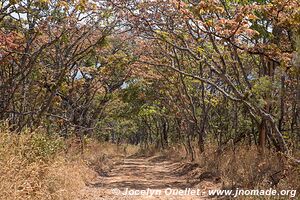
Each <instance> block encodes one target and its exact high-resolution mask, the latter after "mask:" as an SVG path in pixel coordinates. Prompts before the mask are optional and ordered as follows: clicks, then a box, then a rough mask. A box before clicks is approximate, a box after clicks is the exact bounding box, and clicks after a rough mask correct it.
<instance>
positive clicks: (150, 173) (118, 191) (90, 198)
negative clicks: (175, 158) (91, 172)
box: [78, 157, 216, 200]
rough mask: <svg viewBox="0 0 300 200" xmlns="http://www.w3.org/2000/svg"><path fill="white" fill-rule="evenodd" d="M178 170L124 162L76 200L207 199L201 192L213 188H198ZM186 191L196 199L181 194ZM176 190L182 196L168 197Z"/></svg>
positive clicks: (159, 162)
mask: <svg viewBox="0 0 300 200" xmlns="http://www.w3.org/2000/svg"><path fill="white" fill-rule="evenodd" d="M182 166H183V165H182V163H180V162H171V161H169V160H168V159H166V158H162V159H161V158H160V157H152V158H125V159H123V160H122V162H118V163H115V165H114V166H113V168H112V169H111V170H110V171H109V172H107V173H102V174H100V175H99V176H98V177H97V178H96V179H95V180H94V181H93V182H92V183H90V184H89V185H87V186H86V188H84V189H83V190H82V191H80V192H79V198H78V200H110V199H112V200H114V199H115V200H139V199H142V200H143V199H147V200H148V199H149V200H151V199H155V200H159V199H161V200H167V199H168V200H172V199H174V200H179V199H182V200H183V199H184V200H194V199H211V198H208V197H207V195H206V194H205V191H207V190H208V189H211V188H215V187H216V185H215V184H214V183H212V182H206V183H204V184H203V182H205V181H203V180H202V181H201V185H202V186H203V185H204V186H203V187H201V186H199V183H200V181H198V182H197V181H195V180H191V179H189V177H187V176H185V175H184V173H185V172H184V171H182V170H181V171H180V170H179V169H182ZM170 188H171V189H172V190H171V189H170ZM186 188H191V190H195V192H198V195H196V194H191V193H189V191H186V190H185V189H186ZM197 189H198V191H196V190H197ZM126 190H129V191H130V192H131V194H132V192H133V191H134V192H140V193H141V192H145V193H147V194H146V195H145V194H144V195H124V194H125V193H126ZM142 190H143V191H142ZM179 190H181V192H185V194H184V195H169V192H171V191H172V192H177V191H179ZM191 190H190V192H191ZM159 191H160V192H159ZM127 193H128V192H127ZM151 193H152V194H153V195H151ZM188 193H189V194H188Z"/></svg>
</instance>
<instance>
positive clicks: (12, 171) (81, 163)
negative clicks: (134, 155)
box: [0, 126, 133, 200]
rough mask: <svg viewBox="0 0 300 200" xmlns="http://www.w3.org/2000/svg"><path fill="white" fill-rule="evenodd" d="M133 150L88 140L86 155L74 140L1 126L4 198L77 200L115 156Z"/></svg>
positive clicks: (1, 191)
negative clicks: (19, 131)
mask: <svg viewBox="0 0 300 200" xmlns="http://www.w3.org/2000/svg"><path fill="white" fill-rule="evenodd" d="M130 151H133V149H132V148H130V147H128V148H125V147H120V146H116V145H111V144H101V143H99V142H96V141H94V140H92V139H87V140H86V141H85V150H84V152H83V154H82V153H81V151H80V145H79V144H78V143H76V142H75V140H74V139H69V140H67V141H65V140H64V139H62V138H60V137H58V136H48V135H45V134H44V133H43V131H42V130H40V131H36V132H34V133H29V132H28V131H24V132H23V133H21V134H16V133H11V132H10V131H8V128H7V127H5V126H3V127H0V199H1V200H18V199H20V200H26V199H28V200H29V199H30V200H35V199H36V200H46V199H47V200H48V199H49V200H50V199H53V200H54V199H55V200H69V199H70V200H71V199H72V200H73V199H75V198H76V197H77V195H78V192H79V191H80V190H81V189H82V188H84V187H85V186H86V184H87V183H88V182H89V181H91V180H92V179H93V178H94V177H96V176H97V172H98V173H99V172H101V171H102V170H105V168H107V167H109V164H110V163H109V160H111V158H112V157H115V158H116V159H118V158H121V157H122V156H124V155H125V154H126V153H131V152H130Z"/></svg>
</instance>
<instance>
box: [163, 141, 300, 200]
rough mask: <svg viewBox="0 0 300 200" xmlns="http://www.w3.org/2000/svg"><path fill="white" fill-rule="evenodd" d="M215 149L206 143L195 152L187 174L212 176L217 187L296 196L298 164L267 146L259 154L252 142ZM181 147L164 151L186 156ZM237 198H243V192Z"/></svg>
mask: <svg viewBox="0 0 300 200" xmlns="http://www.w3.org/2000/svg"><path fill="white" fill-rule="evenodd" d="M216 149H217V147H216V146H213V145H210V146H207V148H206V152H205V154H201V155H200V154H199V153H197V152H196V153H195V154H196V155H197V157H196V159H195V161H194V163H195V164H197V165H198V166H199V167H198V169H195V170H194V171H193V172H192V173H191V174H192V177H191V178H195V177H202V176H203V175H207V174H209V175H210V176H211V175H213V176H214V177H211V180H216V179H218V180H219V179H220V180H219V181H221V184H220V187H221V188H223V189H233V190H234V189H236V188H240V189H269V188H273V189H276V190H277V191H279V190H297V191H298V192H297V195H298V197H299V191H300V166H299V165H294V164H293V163H292V162H290V160H288V159H287V158H286V157H285V156H282V155H281V154H280V153H276V152H274V151H271V150H269V151H267V152H266V154H265V155H264V156H261V155H260V154H259V153H258V151H257V148H256V147H255V146H252V147H249V146H237V147H235V148H230V147H229V148H226V149H223V150H222V151H217V150H216ZM183 150H184V149H183V148H182V147H181V146H179V147H171V148H170V149H169V150H168V151H165V152H164V155H168V157H172V155H176V158H177V159H178V158H179V157H180V158H183V157H185V156H186V155H185V153H184V151H183ZM183 162H184V163H187V164H190V161H189V159H188V158H187V159H183ZM203 184H204V181H203ZM199 186H200V187H201V183H200V185H199ZM240 198H241V199H245V196H243V197H240ZM256 198H257V197H256ZM285 198H289V197H285ZM254 199H255V198H254ZM261 199H266V198H263V197H261Z"/></svg>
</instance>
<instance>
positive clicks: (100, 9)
mask: <svg viewBox="0 0 300 200" xmlns="http://www.w3.org/2000/svg"><path fill="white" fill-rule="evenodd" d="M97 145H100V146H99V149H98V147H97V148H96V147H95V146H97ZM93 148H94V149H93ZM112 148H114V149H117V150H116V152H120V149H122V150H121V151H124V152H126V153H127V154H128V152H129V150H130V149H135V152H137V153H136V154H143V155H144V154H153V155H154V154H157V153H160V154H163V155H167V156H170V157H178V158H179V157H181V158H182V160H184V162H186V163H188V164H190V165H191V163H198V165H199V166H198V168H200V166H201V167H202V168H203V167H204V168H205V167H206V168H207V169H212V170H213V172H214V173H213V174H214V176H218V177H220V178H221V179H222V180H224V182H226V181H227V182H228V184H225V183H224V184H225V185H230V187H231V188H233V187H237V186H239V187H248V188H256V187H259V186H260V184H262V183H263V180H264V177H265V178H270V177H271V179H272V181H271V183H270V184H269V185H268V188H269V187H277V186H278V187H279V188H280V187H282V188H283V189H288V188H290V189H291V188H293V189H298V190H299V189H300V188H299V185H300V180H299V179H300V2H299V0H0V166H1V168H2V169H3V170H2V172H0V189H1V188H2V189H1V190H2V191H0V198H1V196H2V198H1V199H68V198H70V199H74V197H73V196H72V197H71V195H70V192H67V194H66V196H62V194H61V193H59V194H57V193H56V192H55V191H57V189H53V188H52V189H51V188H50V189H49V188H48V187H46V186H45V185H43V184H42V183H40V182H39V181H41V180H42V179H45V177H44V176H43V175H41V174H47V173H48V171H49V169H51V166H52V165H53V163H59V164H57V165H55V166H56V167H54V169H56V171H57V169H61V170H62V171H64V169H63V167H66V166H69V164H68V163H70V162H80V163H81V164H78V163H77V164H78V166H81V165H85V161H86V159H90V157H91V155H90V154H87V153H86V152H89V153H90V152H93V154H97V153H98V152H103V151H106V150H107V149H112ZM70 152H71V153H70ZM69 154H72V156H71V155H69ZM116 154H118V153H116ZM126 156H128V155H126ZM60 157H64V159H60ZM71 157H72V158H71ZM98 157H101V158H98ZM98 157H97V159H96V160H97V162H96V161H95V160H93V163H92V164H87V165H88V166H89V167H87V168H90V166H93V167H94V168H97V167H96V166H98V167H99V166H100V165H101V166H102V164H101V162H102V163H106V162H108V161H107V160H106V159H108V160H109V158H106V157H114V156H113V155H110V153H105V154H103V155H101V156H98ZM115 157H116V156H115ZM68 159H69V161H66V160H68ZM58 160H59V161H58ZM70 160H72V161H70ZM75 160H76V161H75ZM79 160H81V161H79ZM226 160H230V161H232V162H231V163H230V164H228V163H227V162H226ZM90 162H92V161H90ZM182 162H183V161H182ZM99 163H100V164H99ZM199 163H200V164H199ZM201 163H202V164H201ZM224 163H227V164H226V166H225V164H224ZM18 166H19V167H18ZM20 166H22V167H21V168H20ZM47 166H48V167H47ZM52 167H53V166H52ZM66 168H68V167H66ZM79 168H80V167H78V170H79ZM82 168H83V167H82ZM41 169H43V173H42V172H41V173H40V171H39V170H41ZM97 169H98V168H97ZM237 169H243V170H244V172H239V171H238V170H237ZM101 170H103V169H101ZM33 171H35V172H37V173H36V175H33V174H34V173H32V172H33ZM54 171H55V170H54ZM66 171H67V170H66ZM69 171H74V170H73V168H72V170H69ZM228 171H230V172H231V175H228V174H225V173H227V172H228ZM64 172H65V171H64ZM79 173H84V172H79ZM16 174H17V175H16ZM26 174H27V175H26ZM245 174H247V176H245ZM32 176H34V177H32ZM57 176H58V175H57ZM59 176H61V174H60V175H59ZM72 176H73V177H75V176H77V175H74V174H73V175H72V174H70V177H72ZM7 177H15V179H11V180H6V179H7ZM26 177H27V178H26ZM28 177H29V178H28ZM49 177H53V175H52V176H50V175H49ZM31 178H32V180H34V181H31V182H30V181H29V182H26V180H28V179H30V180H31ZM51 180H52V179H51ZM25 182H26V184H25ZM71 182H72V181H71ZM227 182H226V183H227ZM39 183H40V184H39ZM53 183H54V180H53ZM24 184H25V185H26V186H24ZM224 184H223V185H224ZM20 185H21V186H20ZM54 185H55V187H54V186H53V187H54V188H60V187H62V186H61V185H63V183H62V182H58V183H56V182H55V184H54ZM264 186H265V185H264ZM68 187H69V186H68ZM74 187H75V186H74ZM74 187H73V189H74ZM76 187H77V186H76ZM224 187H225V186H224ZM26 188H27V189H26ZM28 188H31V189H30V190H28ZM77 189H78V188H77ZM77 189H74V190H77ZM66 191H68V190H66ZM12 194H13V195H12ZM44 194H47V195H44ZM18 195H19V196H18ZM104 199H110V198H108V197H107V198H104ZM242 199H243V198H242ZM283 199H284V198H283ZM285 199H287V198H286V197H285Z"/></svg>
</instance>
